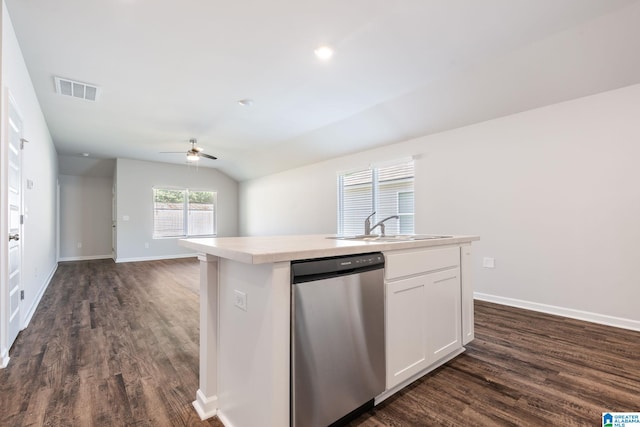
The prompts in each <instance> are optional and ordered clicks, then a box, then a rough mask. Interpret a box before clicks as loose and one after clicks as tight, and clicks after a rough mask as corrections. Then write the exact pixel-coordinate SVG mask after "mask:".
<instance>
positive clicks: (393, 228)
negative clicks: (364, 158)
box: [338, 161, 414, 235]
mask: <svg viewBox="0 0 640 427" xmlns="http://www.w3.org/2000/svg"><path fill="white" fill-rule="evenodd" d="M413 182H414V167H413V161H405V162H399V163H395V164H390V165H384V166H379V167H372V168H369V169H364V170H360V171H355V172H349V173H345V174H341V175H339V176H338V234H342V235H357V234H363V233H364V221H365V219H366V218H367V217H368V216H369V215H370V214H371V213H373V212H376V214H375V215H374V216H373V217H372V218H371V225H374V224H376V223H377V222H378V221H380V220H382V219H384V218H387V217H389V216H392V215H398V216H399V217H400V219H399V220H397V219H391V220H389V221H387V222H385V226H386V234H388V235H392V234H411V233H413V232H414V190H413ZM376 232H379V229H375V230H373V233H376Z"/></svg>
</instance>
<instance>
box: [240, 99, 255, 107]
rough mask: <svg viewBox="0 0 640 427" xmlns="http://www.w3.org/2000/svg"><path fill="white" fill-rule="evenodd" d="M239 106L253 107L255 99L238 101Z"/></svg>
mask: <svg viewBox="0 0 640 427" xmlns="http://www.w3.org/2000/svg"><path fill="white" fill-rule="evenodd" d="M238 104H240V105H242V106H243V107H251V106H252V105H253V99H241V100H240V101H238Z"/></svg>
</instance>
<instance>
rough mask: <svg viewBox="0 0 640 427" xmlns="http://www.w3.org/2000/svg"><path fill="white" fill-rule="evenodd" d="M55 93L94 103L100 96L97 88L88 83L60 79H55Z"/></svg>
mask: <svg viewBox="0 0 640 427" xmlns="http://www.w3.org/2000/svg"><path fill="white" fill-rule="evenodd" d="M55 81H56V93H58V94H59V95H67V96H73V97H74V98H80V99H86V100H87V101H95V100H97V99H98V95H100V88H99V87H98V86H94V85H90V84H88V83H82V82H76V81H73V80H69V79H63V78H62V77H55Z"/></svg>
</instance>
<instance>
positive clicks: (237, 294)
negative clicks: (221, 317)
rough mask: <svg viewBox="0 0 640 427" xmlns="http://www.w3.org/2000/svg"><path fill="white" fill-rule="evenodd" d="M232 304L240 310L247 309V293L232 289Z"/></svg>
mask: <svg viewBox="0 0 640 427" xmlns="http://www.w3.org/2000/svg"><path fill="white" fill-rule="evenodd" d="M233 299H234V304H235V306H236V307H238V308H239V309H240V310H244V311H247V294H246V293H244V292H241V291H239V290H237V289H235V290H234V291H233Z"/></svg>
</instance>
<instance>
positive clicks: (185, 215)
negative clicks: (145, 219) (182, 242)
mask: <svg viewBox="0 0 640 427" xmlns="http://www.w3.org/2000/svg"><path fill="white" fill-rule="evenodd" d="M156 190H165V191H182V192H183V194H184V199H183V202H182V231H183V234H176V235H173V236H159V235H157V234H156ZM190 192H193V193H202V192H207V193H211V194H212V196H213V224H212V227H213V233H211V234H189V193H190ZM151 205H152V215H153V223H152V233H151V238H152V239H154V240H162V239H184V238H190V237H216V236H217V235H218V192H217V191H215V190H211V189H200V188H187V187H173V186H157V187H156V186H154V187H152V189H151Z"/></svg>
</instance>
